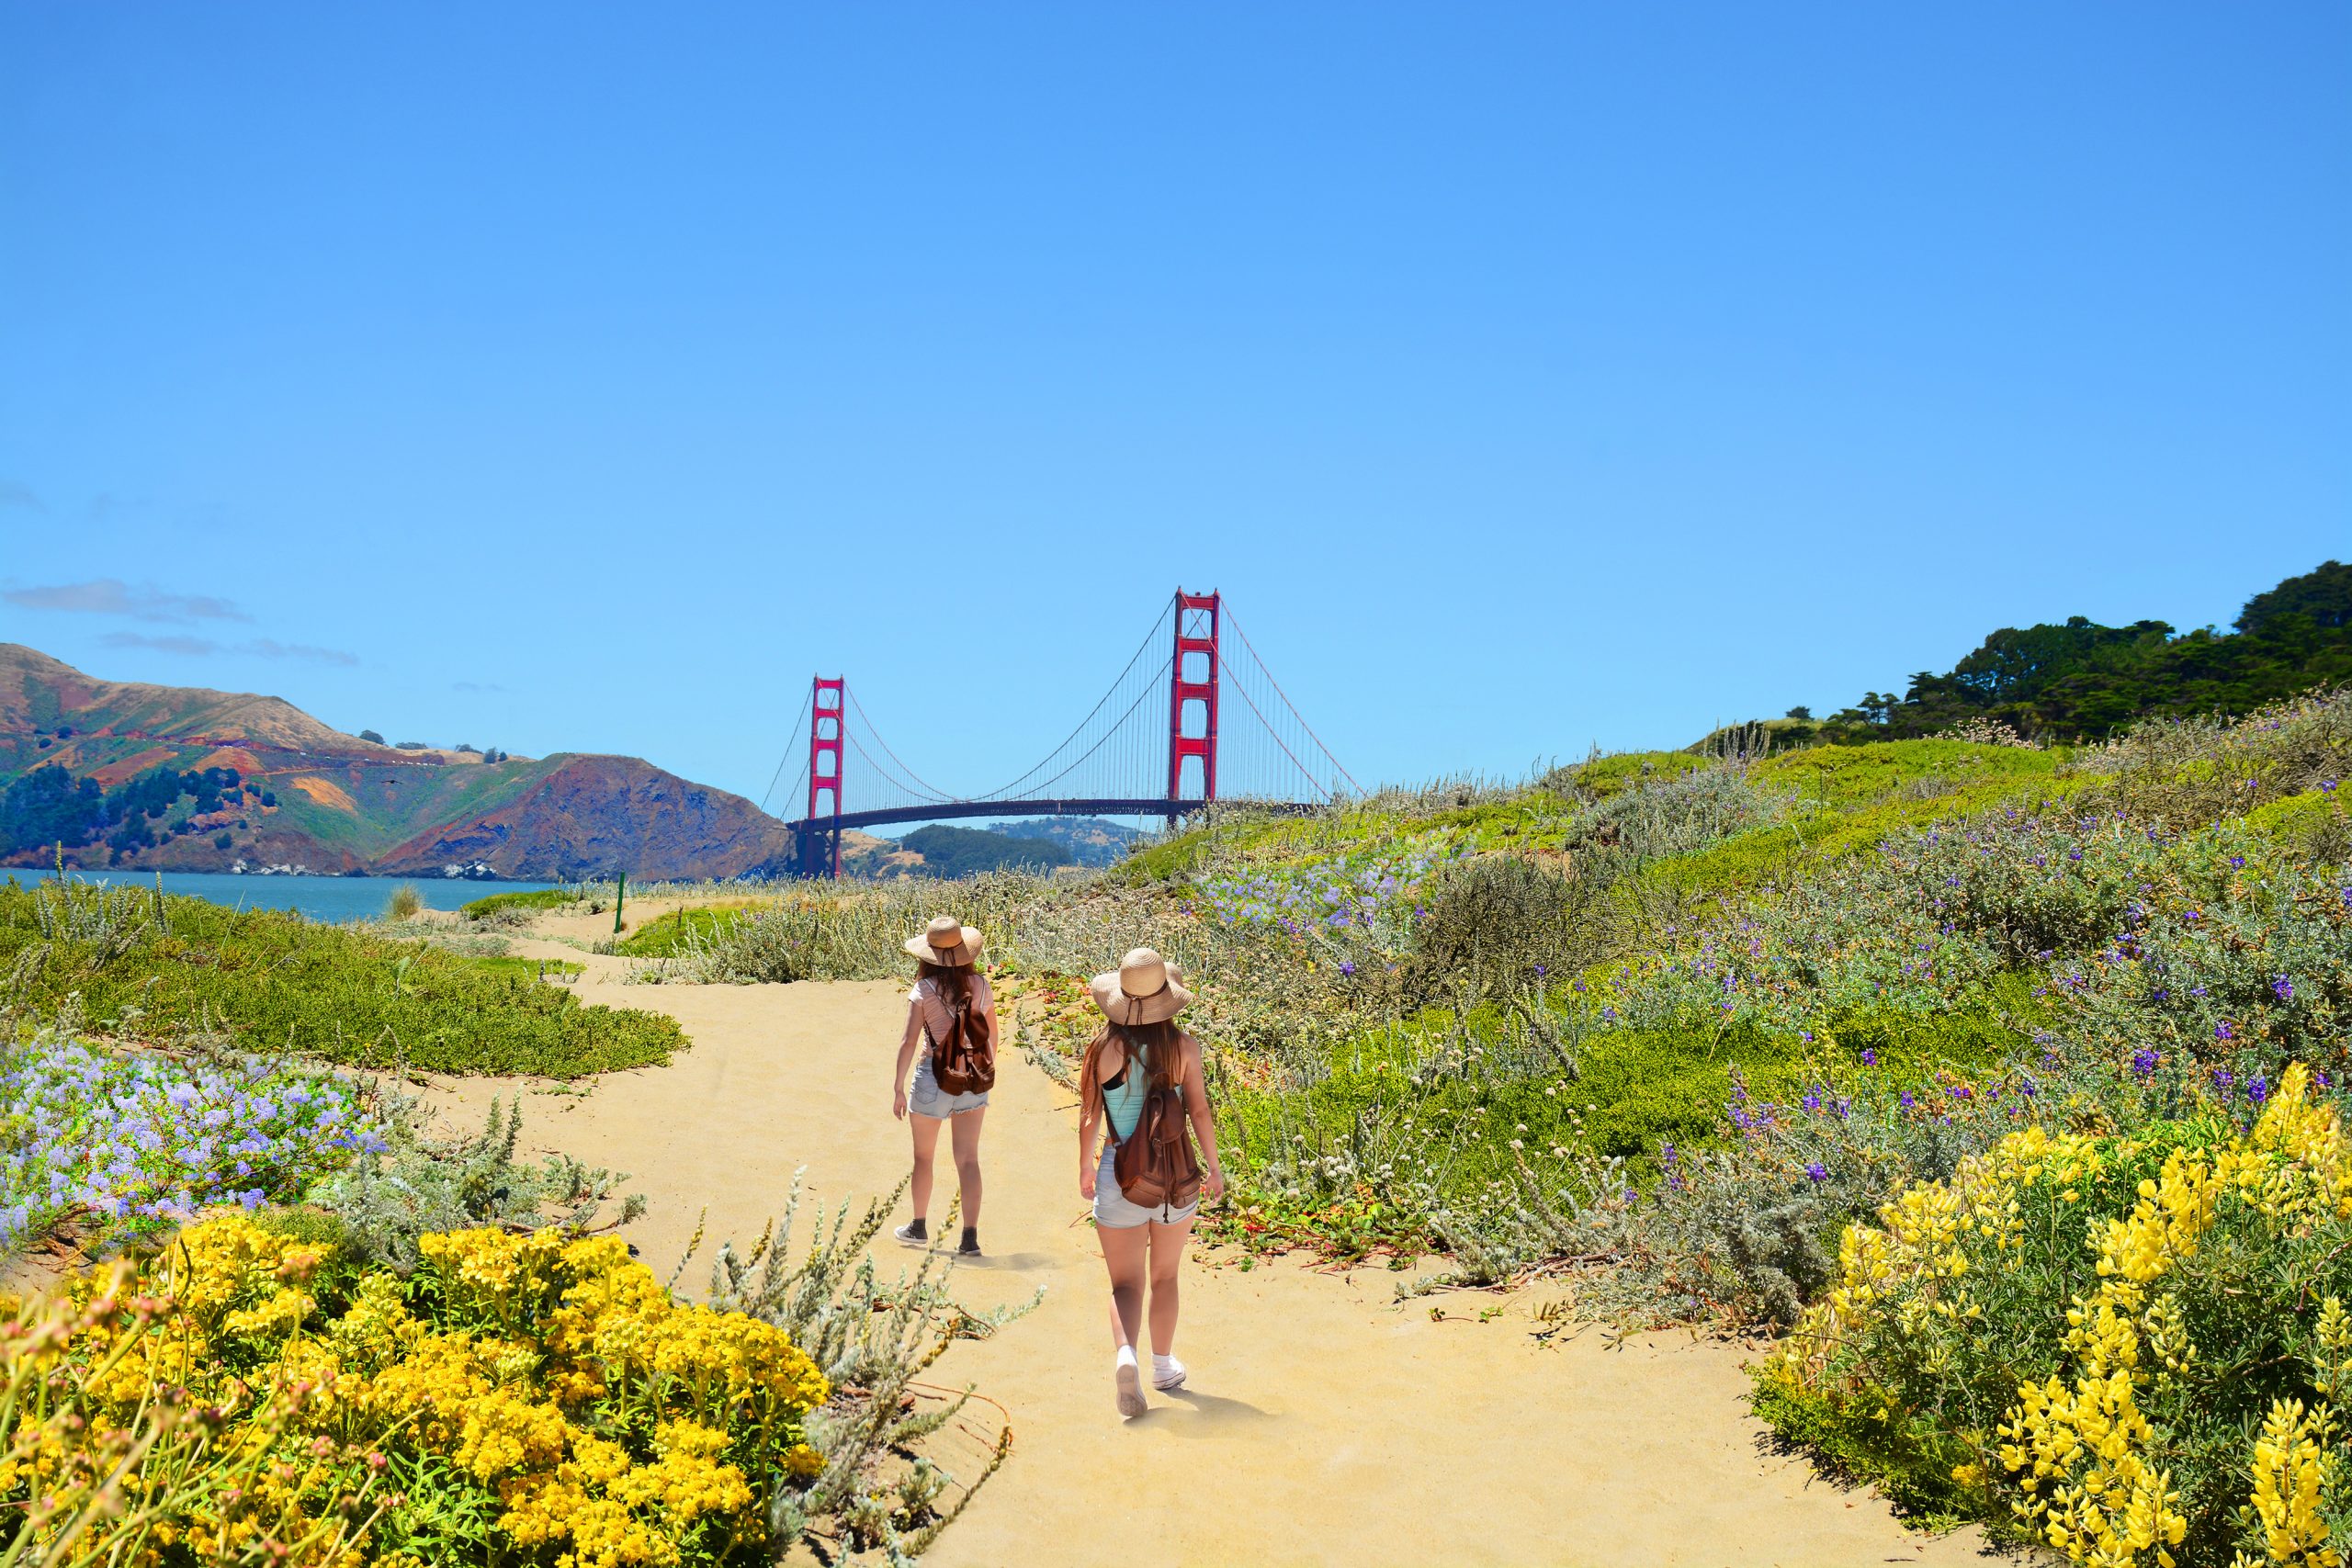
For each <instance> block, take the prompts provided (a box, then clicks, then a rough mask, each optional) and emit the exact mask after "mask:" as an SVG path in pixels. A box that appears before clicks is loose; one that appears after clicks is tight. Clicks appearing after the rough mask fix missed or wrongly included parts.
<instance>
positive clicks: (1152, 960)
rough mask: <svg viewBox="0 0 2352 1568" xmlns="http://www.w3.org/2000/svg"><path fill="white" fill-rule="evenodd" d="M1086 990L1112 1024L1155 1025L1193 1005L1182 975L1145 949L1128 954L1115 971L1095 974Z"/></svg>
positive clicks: (1140, 948) (1190, 993)
mask: <svg viewBox="0 0 2352 1568" xmlns="http://www.w3.org/2000/svg"><path fill="white" fill-rule="evenodd" d="M1086 988H1087V989H1088V990H1090V991H1091V992H1093V993H1094V1005H1095V1006H1096V1007H1098V1008H1101V1009H1102V1010H1103V1017H1104V1018H1107V1019H1109V1020H1110V1021H1112V1022H1113V1023H1127V1024H1135V1023H1158V1022H1159V1021H1160V1020H1162V1019H1166V1018H1174V1017H1175V1016H1176V1015H1177V1014H1178V1013H1180V1012H1182V1011H1183V1010H1185V1009H1186V1008H1188V1007H1190V1006H1192V1005H1193V993H1192V992H1190V991H1188V990H1186V989H1185V988H1184V976H1183V973H1182V971H1181V970H1179V969H1178V968H1177V967H1176V965H1174V964H1170V963H1169V962H1168V960H1166V959H1165V958H1162V957H1160V956H1159V953H1155V952H1153V951H1152V950H1151V949H1150V948H1148V947H1138V948H1136V949H1135V950H1134V951H1133V952H1132V953H1128V954H1127V955H1126V956H1125V958H1122V959H1120V960H1119V966H1118V967H1117V968H1116V969H1114V970H1112V971H1111V972H1110V973H1109V974H1107V975H1097V976H1094V978H1093V979H1091V980H1090V981H1088V982H1087V987H1086Z"/></svg>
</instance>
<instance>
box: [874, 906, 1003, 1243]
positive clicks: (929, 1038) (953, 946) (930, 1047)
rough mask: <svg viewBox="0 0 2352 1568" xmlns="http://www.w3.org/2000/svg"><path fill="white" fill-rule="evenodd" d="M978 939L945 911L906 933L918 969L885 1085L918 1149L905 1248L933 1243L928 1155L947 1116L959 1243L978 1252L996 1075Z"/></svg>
mask: <svg viewBox="0 0 2352 1568" xmlns="http://www.w3.org/2000/svg"><path fill="white" fill-rule="evenodd" d="M980 942H981V938H980V933H979V932H978V931H977V930H975V929H974V928H972V927H970V926H967V925H966V924H964V923H963V922H962V921H960V920H958V919H955V918H954V917H953V916H950V915H939V916H936V917H934V918H933V920H932V922H931V924H930V926H929V927H928V928H927V929H926V930H925V931H923V932H922V934H921V935H920V936H912V937H909V938H908V939H907V942H906V950H907V952H908V953H911V954H912V955H913V956H914V959H915V963H916V968H917V970H918V974H917V976H916V979H915V984H914V989H912V990H910V991H909V992H908V993H907V1027H906V1032H905V1033H904V1034H903V1035H902V1036H901V1037H900V1039H899V1067H898V1072H897V1074H896V1075H895V1076H894V1077H893V1078H892V1080H891V1089H890V1114H891V1115H892V1116H894V1117H897V1118H898V1119H899V1120H900V1121H903V1122H907V1124H908V1125H909V1126H910V1128H912V1129H913V1133H914V1156H915V1166H914V1175H913V1177H912V1179H910V1181H909V1182H908V1184H907V1188H908V1194H907V1195H908V1196H909V1198H910V1199H911V1200H912V1201H913V1203H914V1211H915V1217H914V1218H913V1219H912V1220H910V1221H909V1222H908V1223H907V1224H903V1225H900V1226H899V1228H898V1229H897V1230H896V1231H894V1232H892V1233H891V1234H892V1235H896V1236H897V1237H898V1238H899V1240H900V1241H902V1242H905V1243H906V1244H907V1245H908V1246H910V1247H924V1246H928V1245H929V1244H930V1241H931V1233H930V1231H929V1229H928V1228H927V1227H928V1222H929V1214H930V1210H931V1173H932V1156H933V1155H934V1154H935V1153H936V1152H937V1151H938V1148H939V1127H940V1123H942V1122H947V1123H948V1124H949V1125H950V1127H951V1129H952V1130H951V1132H950V1134H949V1137H950V1140H951V1143H952V1146H953V1148H954V1150H955V1155H956V1183H957V1185H958V1187H959V1188H960V1189H961V1190H962V1192H963V1194H964V1237H963V1241H962V1243H961V1244H960V1245H959V1246H958V1247H956V1252H957V1253H958V1254H959V1255H960V1256H962V1257H966V1258H978V1257H979V1256H980V1120H981V1118H983V1117H984V1116H986V1115H987V1114H988V1106H989V1089H990V1088H991V1087H992V1086H993V1085H994V1084H995V1082H996V1040H997V1027H996V998H994V997H993V996H991V995H990V994H989V982H988V976H985V975H981V974H979V973H978V972H977V971H975V970H974V969H973V967H972V964H973V963H974V961H975V960H977V959H978V957H979V955H980ZM918 1051H920V1053H921V1059H920V1061H919V1062H918V1061H917V1053H918ZM910 1063H913V1064H915V1080H914V1090H913V1093H912V1095H911V1096H910V1094H909V1093H908V1089H907V1067H908V1066H909V1064H910Z"/></svg>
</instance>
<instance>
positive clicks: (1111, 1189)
mask: <svg viewBox="0 0 2352 1568" xmlns="http://www.w3.org/2000/svg"><path fill="white" fill-rule="evenodd" d="M1118 1156H1119V1151H1118V1150H1117V1149H1116V1148H1115V1147H1113V1148H1106V1149H1104V1150H1103V1164H1102V1165H1101V1167H1100V1168H1097V1169H1096V1171H1095V1172H1094V1224H1095V1228H1096V1229H1098V1230H1112V1231H1125V1230H1133V1229H1135V1228H1136V1226H1137V1225H1140V1224H1156V1225H1181V1224H1183V1223H1184V1222H1185V1221H1186V1220H1189V1219H1191V1218H1192V1217H1193V1215H1195V1214H1197V1213H1200V1212H1201V1201H1200V1200H1199V1199H1198V1198H1195V1199H1193V1201H1191V1202H1189V1203H1187V1204H1185V1205H1184V1206H1183V1207H1182V1208H1181V1209H1177V1208H1171V1207H1170V1206H1169V1205H1168V1204H1165V1203H1162V1204H1161V1205H1160V1206H1159V1207H1158V1208H1157V1209H1139V1208H1137V1207H1136V1205H1134V1204H1133V1203H1130V1202H1128V1201H1127V1195H1126V1194H1125V1193H1124V1192H1122V1191H1120V1190H1119V1177H1118V1173H1117V1172H1116V1171H1115V1170H1114V1169H1113V1168H1112V1162H1113V1161H1114V1160H1115V1159H1117V1158H1118Z"/></svg>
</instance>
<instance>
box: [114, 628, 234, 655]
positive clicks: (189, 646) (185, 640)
mask: <svg viewBox="0 0 2352 1568" xmlns="http://www.w3.org/2000/svg"><path fill="white" fill-rule="evenodd" d="M98 640H99V641H101V642H103V643H105V644H106V645H107V647H108V648H153V649H161V650H163V651H164V652H165V653H185V654H188V655H191V656H193V657H197V658H202V657H203V656H205V655H207V654H212V653H218V652H220V644H219V643H217V642H214V641H213V640H212V639H211V638H210V637H149V636H148V635H147V634H146V633H144V632H108V633H107V635H106V636H105V637H101V638H99V639H98Z"/></svg>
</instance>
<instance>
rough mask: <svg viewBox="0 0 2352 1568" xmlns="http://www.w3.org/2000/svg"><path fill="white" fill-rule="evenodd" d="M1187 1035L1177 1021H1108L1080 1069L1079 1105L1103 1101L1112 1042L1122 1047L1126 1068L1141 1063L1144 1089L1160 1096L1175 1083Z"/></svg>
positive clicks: (1096, 1037) (1088, 1047)
mask: <svg viewBox="0 0 2352 1568" xmlns="http://www.w3.org/2000/svg"><path fill="white" fill-rule="evenodd" d="M1183 1038H1184V1034H1183V1031H1182V1030H1180V1029H1178V1028H1177V1027H1176V1023H1175V1021H1174V1020H1173V1019H1166V1018H1163V1019H1161V1020H1160V1021H1159V1022H1157V1023H1112V1022H1108V1021H1105V1022H1104V1023H1103V1028H1102V1029H1101V1031H1100V1032H1097V1033H1096V1034H1095V1036H1094V1038H1093V1039H1091V1040H1090V1041H1088V1042H1087V1043H1086V1058H1085V1061H1084V1062H1083V1063H1082V1064H1081V1065H1080V1067H1079V1069H1078V1094H1079V1103H1080V1104H1081V1105H1083V1104H1088V1103H1091V1101H1092V1100H1099V1099H1100V1098H1101V1096H1102V1093H1103V1049H1104V1048H1105V1047H1106V1046H1108V1045H1109V1044H1110V1043H1111V1042H1112V1041H1114V1040H1116V1041H1117V1042H1118V1043H1119V1051H1120V1054H1121V1055H1123V1056H1124V1057H1125V1066H1127V1067H1129V1068H1132V1067H1134V1066H1136V1064H1137V1063H1141V1064H1142V1066H1143V1071H1144V1087H1145V1089H1147V1090H1148V1092H1150V1093H1152V1094H1158V1093H1159V1091H1160V1090H1162V1089H1166V1088H1167V1087H1168V1086H1169V1085H1170V1083H1172V1082H1173V1081H1175V1073H1176V1060H1177V1052H1178V1049H1179V1043H1180V1042H1182V1040H1183Z"/></svg>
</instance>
